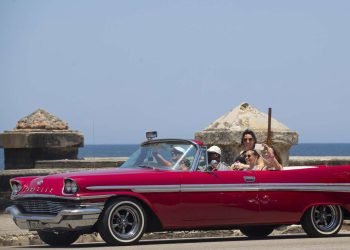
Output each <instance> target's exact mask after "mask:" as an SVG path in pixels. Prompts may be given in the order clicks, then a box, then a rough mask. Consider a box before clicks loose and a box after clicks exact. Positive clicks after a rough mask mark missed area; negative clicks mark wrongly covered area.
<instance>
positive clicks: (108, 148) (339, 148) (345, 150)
mask: <svg viewBox="0 0 350 250" xmlns="http://www.w3.org/2000/svg"><path fill="white" fill-rule="evenodd" d="M138 147H139V145H138V144H115V145H112V144H109V145H85V146H84V147H82V148H79V156H78V157H79V158H84V157H123V156H126V157H128V156H130V155H131V154H132V153H133V152H134V151H135V150H136V149H137V148H138ZM289 155H290V156H350V143H300V144H297V145H294V146H292V147H291V149H290V151H289ZM3 169H4V150H3V148H0V170H3Z"/></svg>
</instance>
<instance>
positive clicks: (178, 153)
mask: <svg viewBox="0 0 350 250" xmlns="http://www.w3.org/2000/svg"><path fill="white" fill-rule="evenodd" d="M171 154H172V155H182V153H181V152H177V151H172V152H171Z"/></svg>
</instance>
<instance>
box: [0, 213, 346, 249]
mask: <svg viewBox="0 0 350 250" xmlns="http://www.w3.org/2000/svg"><path fill="white" fill-rule="evenodd" d="M341 234H343V235H344V234H345V235H344V236H345V238H346V239H343V238H344V236H343V237H341V236H340V238H342V240H343V241H344V242H343V244H344V245H346V246H347V247H346V249H348V247H349V243H350V237H349V236H350V225H349V221H347V222H346V223H344V225H343V228H342V230H341ZM293 235H294V236H293ZM191 237H193V238H195V239H196V240H197V241H199V243H201V242H202V243H204V242H203V241H205V239H209V241H210V242H213V243H211V244H214V245H211V247H209V248H205V247H204V248H203V249H216V247H218V249H229V248H226V247H228V246H227V245H224V246H216V247H215V244H217V243H215V242H216V241H215V240H213V238H217V239H219V241H226V240H229V241H232V240H234V241H236V240H238V242H241V241H242V240H243V243H242V244H246V243H244V241H245V240H248V239H247V238H246V237H243V236H242V235H240V234H236V233H235V234H234V235H233V233H232V231H229V230H226V231H219V230H218V231H211V232H210V231H208V232H205V233H202V234H200V233H198V232H197V233H196V232H194V233H193V234H191V233H189V232H173V233H163V234H162V233H157V234H154V235H152V234H147V235H146V236H145V237H144V238H143V240H142V242H143V243H141V245H143V247H142V248H144V249H148V248H147V247H149V244H150V245H153V244H155V245H156V246H158V247H161V246H162V244H164V243H165V244H166V245H163V247H164V246H167V248H168V249H173V248H172V245H173V244H172V241H174V242H177V241H178V242H177V243H179V241H181V240H180V239H182V240H183V243H186V244H187V243H192V242H191V240H190V239H185V238H191ZM285 237H287V239H288V238H291V239H293V238H294V237H297V238H306V239H310V238H308V237H307V236H306V234H305V233H304V232H303V231H302V229H301V227H300V226H297V225H294V226H291V227H288V228H286V227H282V228H279V229H277V230H275V231H274V233H272V235H271V236H270V237H268V239H269V238H270V239H274V238H275V239H284V238H285ZM332 238H333V237H331V238H328V239H332ZM335 238H337V237H335ZM340 238H339V239H340ZM149 241H150V242H149ZM308 241H311V240H308ZM147 242H149V243H147ZM255 242H256V241H255ZM316 242H317V238H316ZM322 242H323V241H322ZM339 242H340V241H339ZM264 243H266V242H265V241H264ZM43 244H44V243H43V242H42V241H41V240H40V238H39V236H38V235H37V234H36V232H30V231H28V230H21V229H19V228H18V227H17V226H16V224H15V223H14V222H13V220H12V216H11V215H9V214H5V213H4V212H1V213H0V248H6V247H16V246H18V247H21V248H22V249H24V248H23V247H24V246H28V247H30V246H33V247H35V245H36V246H42V247H43V246H44V245H43ZM80 244H83V245H80ZM86 244H97V245H96V247H97V248H98V247H100V246H103V247H106V244H105V243H104V241H103V240H102V239H101V238H100V236H99V235H98V234H89V235H82V236H81V237H80V238H79V239H78V241H77V242H76V243H75V244H74V247H79V246H82V247H88V246H89V245H86ZM168 244H169V245H168ZM231 244H232V243H231ZM236 244H237V243H236ZM236 244H235V245H236ZM249 244H253V243H249ZM274 244H275V243H272V245H274ZM313 244H314V246H315V244H316V243H315V242H314V243H313ZM320 244H324V243H321V242H320ZM195 245H197V247H198V243H195ZM195 245H192V246H191V247H189V248H188V249H194V248H196V247H195ZM316 245H317V244H316ZM344 245H342V246H340V245H338V247H336V248H328V247H326V246H325V245H323V247H324V248H322V247H321V248H319V249H345V248H343V247H344ZM221 247H222V248H221ZM231 247H232V245H231ZM236 247H237V245H236V246H235V248H236ZM136 248H137V246H135V248H133V247H131V248H130V249H136ZM161 248H162V247H161ZM105 249H108V247H107V248H105ZM155 249H157V247H156V248H155ZM177 249H178V248H177ZM186 249H187V248H186ZM259 249H260V248H259ZM261 249H263V248H261ZM266 249H267V248H266ZM285 249H291V248H285ZM311 249H314V248H311ZM315 249H316V248H315Z"/></svg>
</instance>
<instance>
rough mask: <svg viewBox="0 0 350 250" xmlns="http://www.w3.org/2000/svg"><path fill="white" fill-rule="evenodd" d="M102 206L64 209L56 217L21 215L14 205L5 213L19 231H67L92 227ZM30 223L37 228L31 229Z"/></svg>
mask: <svg viewBox="0 0 350 250" xmlns="http://www.w3.org/2000/svg"><path fill="white" fill-rule="evenodd" d="M102 210H103V206H96V207H89V208H83V207H81V208H79V207H77V208H73V209H64V210H62V211H60V212H59V213H58V214H57V215H54V216H51V215H45V214H43V215H37V214H22V213H21V211H20V210H19V209H18V208H17V206H16V205H13V206H10V207H7V208H6V210H5V212H6V213H9V214H11V215H12V218H13V221H14V222H15V223H16V225H17V226H18V227H19V228H21V229H29V230H37V229H55V228H60V229H62V228H64V229H67V230H71V229H76V228H84V227H92V226H93V225H94V224H95V223H96V221H97V220H98V218H99V215H100V214H101V212H102ZM30 221H35V222H36V224H37V225H38V226H39V228H31V225H30V223H29V222H30Z"/></svg>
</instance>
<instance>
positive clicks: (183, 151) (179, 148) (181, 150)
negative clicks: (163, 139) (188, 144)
mask: <svg viewBox="0 0 350 250" xmlns="http://www.w3.org/2000/svg"><path fill="white" fill-rule="evenodd" d="M173 149H175V150H176V151H179V152H181V153H183V154H184V153H185V152H186V150H185V149H183V148H182V147H177V146H176V147H173Z"/></svg>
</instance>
